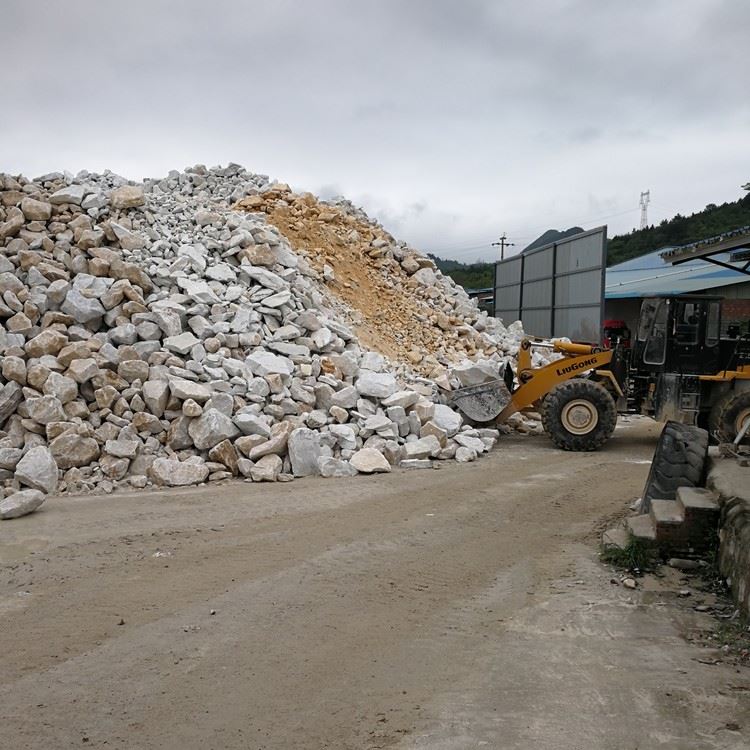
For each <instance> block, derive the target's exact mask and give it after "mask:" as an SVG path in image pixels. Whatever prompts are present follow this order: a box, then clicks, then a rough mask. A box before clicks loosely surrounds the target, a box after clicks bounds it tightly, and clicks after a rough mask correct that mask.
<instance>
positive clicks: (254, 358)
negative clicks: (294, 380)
mask: <svg viewBox="0 0 750 750" xmlns="http://www.w3.org/2000/svg"><path fill="white" fill-rule="evenodd" d="M245 362H246V363H247V366H248V367H249V368H250V371H251V372H252V373H253V375H260V376H265V375H291V374H292V373H293V372H294V362H292V360H291V359H287V358H286V357H280V356H278V355H276V354H272V353H271V352H267V351H263V350H260V351H256V352H253V353H252V354H250V355H249V356H248V357H247V358H246V359H245Z"/></svg>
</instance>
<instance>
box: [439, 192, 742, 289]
mask: <svg viewBox="0 0 750 750" xmlns="http://www.w3.org/2000/svg"><path fill="white" fill-rule="evenodd" d="M747 226H750V193H748V194H747V195H745V196H743V197H742V198H740V199H739V200H736V201H733V202H730V203H722V204H721V205H720V206H717V205H715V204H714V203H709V204H708V205H707V206H706V207H705V208H704V209H703V211H697V212H696V213H694V214H690V216H682V215H680V214H677V215H676V216H674V217H673V218H671V219H665V220H664V221H662V222H661V223H660V224H658V225H654V226H650V227H646V229H635V230H633V231H632V232H629V233H628V234H621V235H617V236H616V237H611V238H610V239H609V241H608V243H607V265H609V266H613V265H615V264H616V263H621V262H622V261H624V260H630V259H631V258H637V257H638V256H639V255H645V254H646V253H650V252H653V251H654V250H658V249H659V248H662V247H669V246H674V245H687V244H688V243H690V242H697V241H698V240H702V239H707V238H709V237H715V236H717V235H719V234H723V233H724V232H729V231H731V230H733V229H739V228H740V227H747ZM578 231H582V230H580V229H579V228H578V227H574V228H572V229H568V230H566V231H565V232H558V231H557V230H554V229H549V230H547V231H546V232H545V233H544V234H543V235H541V236H540V237H539V238H538V239H537V240H535V241H534V242H532V243H531V245H529V246H528V247H529V248H532V247H538V246H540V245H544V244H547V243H548V242H552V241H554V240H556V239H561V238H562V237H566V236H568V235H569V234H571V233H575V232H578ZM527 249H528V248H527ZM429 257H430V258H432V260H433V261H434V262H435V265H436V266H437V267H438V268H439V269H440V270H441V271H442V272H443V273H446V274H448V275H449V276H451V277H452V278H453V280H454V281H455V282H456V283H458V284H461V286H463V287H464V288H465V289H485V288H487V287H491V286H492V284H493V279H494V263H461V262H459V261H457V260H445V259H443V258H438V257H437V256H436V255H433V254H431V253H430V254H429Z"/></svg>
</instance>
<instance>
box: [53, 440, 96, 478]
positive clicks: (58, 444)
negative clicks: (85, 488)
mask: <svg viewBox="0 0 750 750" xmlns="http://www.w3.org/2000/svg"><path fill="white" fill-rule="evenodd" d="M49 449H50V451H51V452H52V456H53V457H54V459H55V461H56V462H57V465H58V466H59V467H60V468H61V469H63V470H64V471H65V470H67V469H72V468H73V467H81V466H88V465H89V464H90V463H92V462H93V461H96V459H97V458H99V454H100V450H99V443H97V442H96V440H94V438H90V437H84V436H82V435H79V434H77V433H75V432H64V433H63V434H62V435H60V436H59V437H56V438H55V439H54V440H53V441H52V442H51V443H50V444H49Z"/></svg>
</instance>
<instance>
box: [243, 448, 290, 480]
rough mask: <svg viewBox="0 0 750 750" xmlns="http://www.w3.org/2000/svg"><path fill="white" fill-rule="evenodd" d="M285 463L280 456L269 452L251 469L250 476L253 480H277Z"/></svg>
mask: <svg viewBox="0 0 750 750" xmlns="http://www.w3.org/2000/svg"><path fill="white" fill-rule="evenodd" d="M283 464H284V462H283V461H282V460H281V458H280V457H279V456H277V455H275V454H272V453H269V454H268V455H267V456H263V457H262V458H260V459H258V461H257V462H256V463H255V465H254V466H253V467H252V468H251V469H250V478H251V479H252V480H253V482H275V481H276V480H277V479H278V476H279V474H281V469H282V467H283Z"/></svg>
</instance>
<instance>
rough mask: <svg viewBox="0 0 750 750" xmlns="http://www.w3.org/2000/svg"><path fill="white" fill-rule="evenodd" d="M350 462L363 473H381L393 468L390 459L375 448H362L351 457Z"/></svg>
mask: <svg viewBox="0 0 750 750" xmlns="http://www.w3.org/2000/svg"><path fill="white" fill-rule="evenodd" d="M349 463H350V464H351V465H352V466H353V467H354V468H355V469H356V470H357V471H358V472H360V473H361V474H379V473H385V472H389V471H390V470H391V465H390V464H389V463H388V459H386V457H385V456H384V455H383V454H382V453H381V452H380V451H378V450H375V448H362V450H359V451H357V452H356V453H355V454H354V455H353V456H352V457H351V458H350V459H349Z"/></svg>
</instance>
